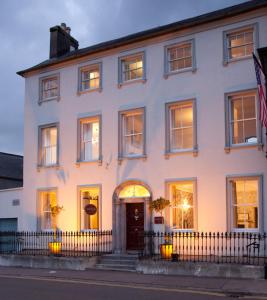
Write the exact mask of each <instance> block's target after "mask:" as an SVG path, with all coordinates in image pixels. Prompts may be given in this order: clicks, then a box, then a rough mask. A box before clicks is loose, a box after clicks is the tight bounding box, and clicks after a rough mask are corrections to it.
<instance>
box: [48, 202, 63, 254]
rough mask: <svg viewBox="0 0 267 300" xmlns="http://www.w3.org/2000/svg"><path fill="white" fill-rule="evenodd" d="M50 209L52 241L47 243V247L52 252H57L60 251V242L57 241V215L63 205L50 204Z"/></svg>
mask: <svg viewBox="0 0 267 300" xmlns="http://www.w3.org/2000/svg"><path fill="white" fill-rule="evenodd" d="M50 210H51V221H52V228H53V242H49V243H48V248H49V250H50V252H51V253H52V254H59V253H60V252H61V242H59V241H57V217H58V215H59V214H60V212H61V211H62V210H63V206H59V205H57V204H56V205H52V204H50Z"/></svg>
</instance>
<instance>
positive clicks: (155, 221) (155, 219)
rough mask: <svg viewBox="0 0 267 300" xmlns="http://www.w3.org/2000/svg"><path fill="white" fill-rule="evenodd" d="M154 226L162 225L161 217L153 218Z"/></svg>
mask: <svg viewBox="0 0 267 300" xmlns="http://www.w3.org/2000/svg"><path fill="white" fill-rule="evenodd" d="M154 224H164V218H163V217H154Z"/></svg>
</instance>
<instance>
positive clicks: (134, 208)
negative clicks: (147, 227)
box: [126, 203, 144, 250]
mask: <svg viewBox="0 0 267 300" xmlns="http://www.w3.org/2000/svg"><path fill="white" fill-rule="evenodd" d="M143 234H144V203H127V204H126V249H127V250H140V249H142V248H143V245H142V243H141V242H140V241H142V236H143Z"/></svg>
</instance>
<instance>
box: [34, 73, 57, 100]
mask: <svg viewBox="0 0 267 300" xmlns="http://www.w3.org/2000/svg"><path fill="white" fill-rule="evenodd" d="M52 79H55V80H56V81H57V90H58V93H57V96H55V97H50V98H44V97H43V87H44V82H45V81H48V80H52ZM53 100H56V101H59V100H60V74H59V73H56V74H51V75H49V76H44V77H40V78H39V101H38V104H39V105H41V104H42V103H43V102H49V101H53Z"/></svg>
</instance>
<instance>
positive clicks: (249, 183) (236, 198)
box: [228, 176, 261, 230]
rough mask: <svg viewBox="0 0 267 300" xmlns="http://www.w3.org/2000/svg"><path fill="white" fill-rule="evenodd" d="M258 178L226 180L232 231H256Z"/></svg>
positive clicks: (258, 192) (257, 220)
mask: <svg viewBox="0 0 267 300" xmlns="http://www.w3.org/2000/svg"><path fill="white" fill-rule="evenodd" d="M260 182H261V178H260V177H255V176H254V177H240V178H228V184H229V197H230V207H231V227H232V229H233V230H258V229H259V215H260V213H259V211H260V197H261V196H260Z"/></svg>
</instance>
